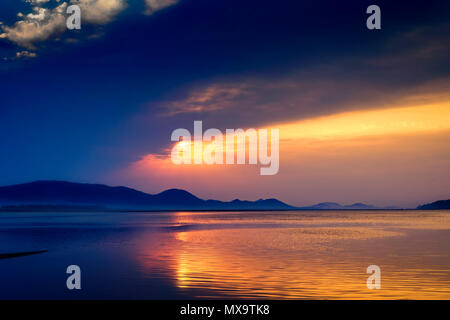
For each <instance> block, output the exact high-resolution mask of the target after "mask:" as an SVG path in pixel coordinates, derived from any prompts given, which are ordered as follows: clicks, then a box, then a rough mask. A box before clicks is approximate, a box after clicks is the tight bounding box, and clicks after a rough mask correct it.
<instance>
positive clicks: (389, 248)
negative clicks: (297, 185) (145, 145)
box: [0, 211, 450, 299]
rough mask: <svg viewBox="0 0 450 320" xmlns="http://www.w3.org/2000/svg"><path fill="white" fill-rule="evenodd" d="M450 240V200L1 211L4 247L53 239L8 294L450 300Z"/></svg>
mask: <svg viewBox="0 0 450 320" xmlns="http://www.w3.org/2000/svg"><path fill="white" fill-rule="evenodd" d="M449 245H450V211H291V212H170V213H146V212H145V213H0V253H11V252H23V251H34V250H48V252H46V253H43V254H38V255H34V256H27V257H21V258H14V259H0V299H49V298H52V299H54V298H56V299H58V298H62V299H68V298H69V299H70V298H74V299H107V298H113V299H114V298H120V299H128V298H130V299H131V298H133V299H189V298H256V299H259V298H273V299H450V267H449V266H450V252H449V250H448V247H449ZM72 264H75V265H79V266H80V268H81V270H82V290H81V291H76V290H74V291H69V290H67V289H66V279H67V276H68V275H67V274H66V268H67V266H69V265H72ZM369 265H378V266H379V267H380V268H381V290H369V289H367V286H366V279H367V277H368V276H369V275H368V274H366V268H367V267H368V266H369Z"/></svg>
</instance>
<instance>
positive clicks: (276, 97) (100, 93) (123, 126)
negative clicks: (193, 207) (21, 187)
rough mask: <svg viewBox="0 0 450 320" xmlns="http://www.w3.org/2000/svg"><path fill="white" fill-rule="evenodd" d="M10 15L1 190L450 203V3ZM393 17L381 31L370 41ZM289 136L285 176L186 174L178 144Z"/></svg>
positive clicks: (237, 171) (283, 157) (111, 0)
mask: <svg viewBox="0 0 450 320" xmlns="http://www.w3.org/2000/svg"><path fill="white" fill-rule="evenodd" d="M68 2H70V1H64V0H60V1H56V0H27V1H2V2H0V88H1V91H0V92H1V100H0V136H1V139H0V148H1V150H2V155H3V156H2V157H0V185H8V184H14V183H23V182H29V181H33V180H69V181H74V182H89V183H106V184H109V185H126V186H129V187H133V188H137V189H140V190H142V191H146V192H149V193H157V192H160V191H162V190H165V189H168V188H182V189H186V190H188V191H190V192H192V193H193V194H195V195H197V196H199V197H202V198H213V199H220V200H232V199H235V198H240V199H246V200H256V199H259V198H268V197H275V198H278V199H280V200H282V201H285V202H287V203H289V204H292V205H311V204H314V203H318V202H324V201H332V202H339V203H342V204H351V203H354V202H364V203H369V204H373V205H377V206H399V207H415V206H417V205H418V204H421V203H425V202H430V201H435V200H439V199H448V198H450V61H449V57H450V41H449V39H450V2H449V1H444V0H442V1H434V0H429V1H406V0H405V1H331V0H329V1H328V0H327V1H324V0H320V1H276V2H274V1H265V0H258V1H256V0H245V1H243V0H227V1H224V0H214V1H211V0H178V1H177V0H134V1H131V0H80V1H79V3H80V7H81V9H82V29H81V30H79V31H75V30H67V29H66V27H65V14H64V12H65V10H66V8H67V6H68V4H67V3H68ZM371 4H378V5H379V6H380V8H381V15H382V29H381V30H368V29H367V28H366V19H367V17H368V15H367V14H366V8H367V7H368V6H369V5H371ZM194 120H201V121H203V127H204V130H206V129H208V128H217V129H220V130H221V131H223V132H225V130H226V129H227V128H231V129H235V128H243V129H248V128H255V129H262V128H277V129H279V131H280V169H279V172H278V174H276V175H273V176H261V175H260V174H259V166H254V165H253V166H249V165H231V166H230V165H228V166H226V165H212V166H208V165H180V166H175V165H174V164H173V163H172V162H171V161H170V158H169V155H170V149H171V147H172V146H173V143H172V142H171V141H170V137H171V133H172V131H173V130H175V129H177V128H186V129H188V130H190V131H191V132H192V131H193V123H194Z"/></svg>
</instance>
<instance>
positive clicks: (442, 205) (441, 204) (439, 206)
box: [417, 199, 450, 210]
mask: <svg viewBox="0 0 450 320" xmlns="http://www.w3.org/2000/svg"><path fill="white" fill-rule="evenodd" d="M417 209H419V210H445V209H450V199H448V200H439V201H435V202H432V203H427V204H423V205H421V206H418V207H417Z"/></svg>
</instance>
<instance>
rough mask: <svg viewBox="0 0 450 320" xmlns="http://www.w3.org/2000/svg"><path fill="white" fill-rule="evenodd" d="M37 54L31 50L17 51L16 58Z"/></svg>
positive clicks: (33, 56) (32, 56)
mask: <svg viewBox="0 0 450 320" xmlns="http://www.w3.org/2000/svg"><path fill="white" fill-rule="evenodd" d="M36 56H37V55H36V53H34V52H30V51H18V52H16V58H35V57H36Z"/></svg>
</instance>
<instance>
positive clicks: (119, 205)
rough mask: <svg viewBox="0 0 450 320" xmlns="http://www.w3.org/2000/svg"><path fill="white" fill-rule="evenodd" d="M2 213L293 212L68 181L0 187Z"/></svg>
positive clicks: (176, 192) (270, 203) (262, 203)
mask: <svg viewBox="0 0 450 320" xmlns="http://www.w3.org/2000/svg"><path fill="white" fill-rule="evenodd" d="M0 206H1V207H2V209H1V210H2V211H47V210H48V211H58V210H59V209H61V210H63V211H70V210H83V211H85V210H91V209H92V210H106V209H113V210H154V211H156V210H290V209H295V208H294V207H292V206H289V205H287V204H285V203H283V202H281V201H279V200H276V199H266V200H263V199H259V200H257V201H241V200H238V199H236V200H233V201H230V202H224V201H218V200H203V199H200V198H198V197H196V196H194V195H193V194H191V193H189V192H187V191H185V190H180V189H170V190H166V191H163V192H161V193H158V194H155V195H152V194H148V193H144V192H141V191H137V190H134V189H131V188H127V187H110V186H106V185H102V184H84V183H73V182H65V181H35V182H31V183H25V184H18V185H12V186H5V187H0Z"/></svg>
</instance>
